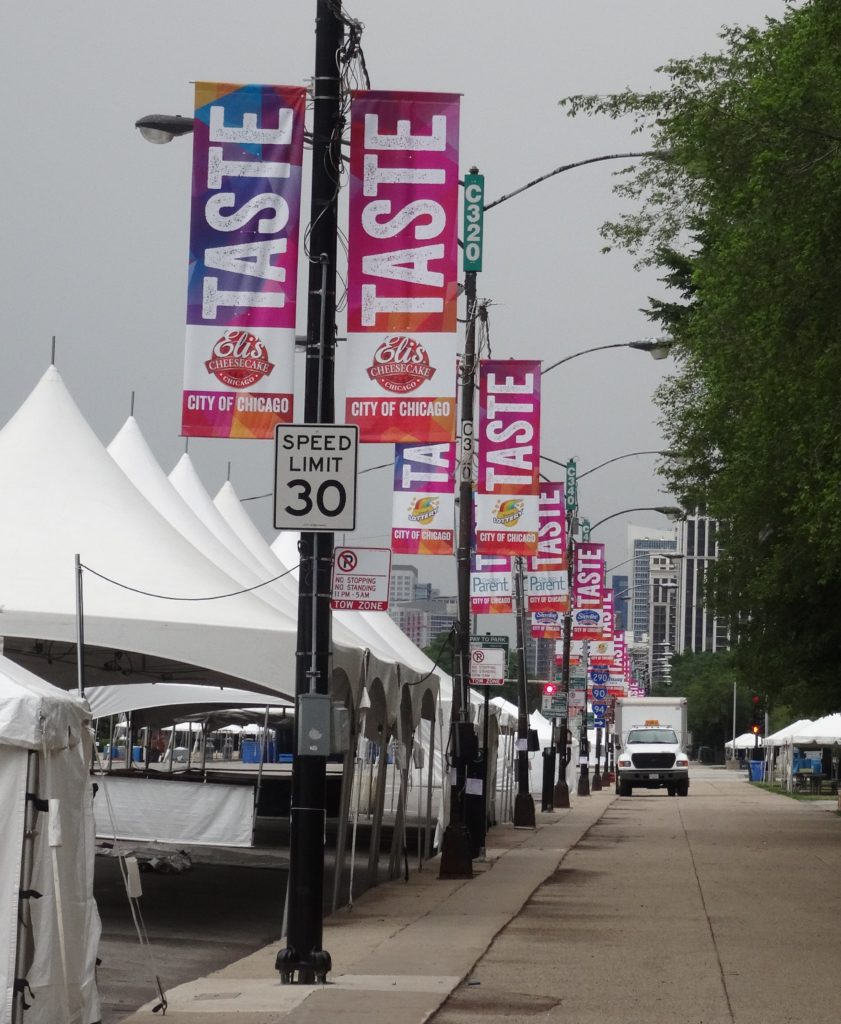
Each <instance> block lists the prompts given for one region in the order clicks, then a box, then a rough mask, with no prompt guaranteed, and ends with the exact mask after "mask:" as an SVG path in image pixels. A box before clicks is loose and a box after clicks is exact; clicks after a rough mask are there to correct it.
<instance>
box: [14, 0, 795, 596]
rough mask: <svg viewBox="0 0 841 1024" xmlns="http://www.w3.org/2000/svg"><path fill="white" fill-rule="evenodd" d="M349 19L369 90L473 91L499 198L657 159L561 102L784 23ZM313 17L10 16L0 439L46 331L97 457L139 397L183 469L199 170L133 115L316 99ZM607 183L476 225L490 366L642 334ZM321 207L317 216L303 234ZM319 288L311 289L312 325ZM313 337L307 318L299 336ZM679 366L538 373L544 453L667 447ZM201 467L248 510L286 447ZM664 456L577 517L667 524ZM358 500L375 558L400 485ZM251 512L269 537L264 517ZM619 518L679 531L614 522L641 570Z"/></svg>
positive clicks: (60, 6) (631, 15) (617, 550)
mask: <svg viewBox="0 0 841 1024" xmlns="http://www.w3.org/2000/svg"><path fill="white" fill-rule="evenodd" d="M345 6H346V10H347V11H348V13H350V14H351V15H353V16H354V17H356V18H358V19H360V20H361V21H363V22H364V23H365V34H364V37H363V47H364V51H365V56H366V60H367V65H368V70H369V73H370V76H371V84H372V87H373V88H377V89H409V90H426V91H452V92H459V93H462V94H463V101H462V115H461V117H462V120H461V125H462V130H461V154H462V169H463V170H465V169H467V168H468V167H469V166H470V165H471V164H477V165H478V166H479V168H480V170H481V171H482V172H483V173H484V175H485V178H486V200H488V201H490V200H493V199H495V198H497V197H498V196H499V195H501V194H503V193H507V192H510V191H512V190H513V189H515V188H517V187H518V186H520V185H522V184H524V183H525V182H526V181H529V180H530V179H532V178H534V177H537V176H538V175H540V174H543V173H545V172H547V171H549V170H551V169H552V168H554V167H556V166H558V165H560V164H564V163H568V162H572V161H575V160H581V159H585V158H587V157H592V156H599V155H602V154H606V153H615V152H624V151H629V150H637V149H642V148H645V140H644V139H641V138H640V137H638V136H631V135H630V133H629V128H630V126H629V124H626V123H621V122H620V123H612V122H607V121H593V120H584V119H581V120H570V119H568V118H566V117H565V116H564V114H563V112H562V111H561V110H560V108H559V107H558V100H559V99H560V98H561V97H562V96H565V95H568V94H572V93H579V92H599V93H609V92H615V91H619V90H621V89H622V88H624V87H625V86H630V87H632V88H634V89H646V88H649V87H651V86H653V85H655V84H656V83H657V76H656V75H655V73H654V68H655V67H657V66H658V65H659V64H661V63H663V62H665V61H666V60H668V59H670V58H672V57H683V56H690V55H693V54H698V53H700V52H702V51H704V50H717V49H719V41H718V39H717V34H718V31H719V29H720V27H721V26H722V25H723V24H730V23H733V22H738V23H740V24H760V23H761V22H762V19H763V18H764V16H766V15H771V16H780V15H781V14H782V12H783V9H784V4H783V2H782V0H633V2H631V0H625V2H622V0H587V2H586V3H575V2H572V0H526V2H524V3H520V4H518V5H512V4H510V3H502V2H499V0H481V2H480V0H446V2H445V0H423V2H422V3H417V4H410V3H407V2H405V0H352V2H348V3H347V4H346V5H345ZM314 14H315V0H251V2H249V3H247V4H245V3H239V4H234V3H231V2H225V3H222V2H220V0H178V2H173V0H144V2H143V3H140V2H139V0H134V2H126V0H123V2H120V3H114V2H113V0H85V2H84V3H81V4H72V5H68V4H66V3H59V2H58V0H42V2H40V3H37V4H16V5H11V4H7V5H5V9H4V13H3V15H2V21H0V69H2V70H0V75H2V95H3V99H4V103H3V116H2V123H3V176H2V180H3V183H4V191H5V202H4V203H3V228H2V232H3V244H2V251H0V261H2V274H0V308H2V311H3V321H2V332H3V333H2V353H3V372H2V374H0V424H3V423H5V422H6V420H7V419H8V418H9V417H10V416H11V415H12V414H13V413H14V411H15V410H16V409H17V407H18V406H19V405H20V403H21V402H22V401H23V400H24V399H25V398H26V396H27V394H28V393H29V391H30V390H31V389H32V387H33V386H34V385H35V383H36V382H37V380H38V379H39V377H40V376H41V374H42V373H43V372H44V370H45V369H46V367H47V365H48V363H49V358H50V343H51V337H52V336H53V335H55V336H56V338H57V357H56V363H57V366H58V368H59V370H60V372H61V374H62V376H63V378H64V380H65V382H66V384H67V385H68V387H69V389H70V391H71V393H72V395H73V396H74V398H75V399H76V401H77V403H78V404H79V406H80V407H81V410H82V412H83V414H84V415H85V416H86V418H87V419H88V422H89V423H90V424H91V426H92V427H93V429H94V430H95V431H96V433H97V434H98V436H99V437H100V438H101V439H102V441H103V442H104V443H106V444H107V443H108V442H110V440H111V438H112V437H113V436H114V434H115V433H116V432H117V431H118V430H119V428H120V427H121V425H122V424H123V422H124V421H125V418H126V417H127V416H128V414H129V405H130V396H131V392H132V391H134V392H135V393H136V404H135V415H136V417H137V420H138V422H139V424H140V427H141V429H142V430H143V432H144V434H145V436H146V439H147V440H148V442H149V444H150V445H151V447H152V449H153V451H154V452H155V454H156V456H157V458H158V460H159V461H160V463H161V465H162V466H163V468H164V469H165V470H166V471H167V472H169V470H170V469H171V468H172V466H173V465H174V464H175V462H176V461H177V460H178V458H179V457H180V455H181V453H182V451H183V450H184V441H183V439H182V438H181V437H180V436H179V431H180V393H181V383H182V369H183V354H184V319H185V305H186V263H187V239H188V216H189V187H190V181H189V176H190V161H191V150H190V144H189V141H186V140H181V141H180V142H179V141H178V140H176V141H175V142H173V143H172V144H171V145H168V146H151V145H149V144H147V143H146V142H144V141H143V140H142V139H141V137H140V135H139V133H138V132H137V131H136V130H135V129H134V127H133V125H134V122H135V120H136V119H137V118H138V117H139V116H141V115H143V114H149V113H181V114H187V115H189V114H191V113H192V110H191V104H192V87H191V84H190V83H191V82H192V81H195V80H209V81H224V82H240V83H242V82H271V83H277V84H298V83H303V82H306V81H307V79H308V78H309V77H310V76H311V74H312V66H313V59H314ZM617 166H621V165H620V164H615V165H614V166H613V167H611V165H610V164H602V165H596V166H594V167H586V168H582V169H579V170H575V171H571V172H567V173H565V174H563V175H560V176H558V177H556V178H554V179H552V180H551V181H549V182H546V183H545V184H543V185H540V186H538V187H537V188H535V189H533V190H531V191H530V192H528V193H526V194H524V195H522V196H520V197H517V198H515V199H512V200H510V201H509V202H507V203H505V204H504V205H503V206H501V207H500V208H499V209H497V210H493V211H490V212H489V213H488V214H487V215H486V219H485V240H486V241H485V262H484V265H485V270H484V272H483V273H482V274H481V275H480V278H479V294H480V296H481V297H483V298H488V299H490V300H491V301H492V303H493V307H492V309H491V321H490V329H491V340H492V344H493V354H494V356H495V357H500V358H507V357H509V356H516V357H520V358H540V359H543V360H544V363H549V362H554V361H555V360H557V359H560V358H562V357H563V356H565V355H568V354H570V353H573V352H577V351H580V350H581V349H584V348H589V347H592V346H595V345H601V344H609V343H613V342H621V341H630V340H633V339H636V338H640V337H646V336H649V335H650V334H651V333H652V331H651V327H650V325H648V323H647V321H646V320H645V319H644V317H643V316H642V314H641V313H640V311H639V310H640V307H643V306H645V305H646V304H647V297H648V296H649V295H651V294H658V293H660V291H661V289H660V287H659V285H658V284H657V282H656V281H655V280H654V278H653V276H651V275H647V274H641V273H638V272H636V271H635V270H634V268H633V265H632V260H631V258H630V257H629V256H627V255H626V254H624V253H613V254H610V255H602V254H601V252H600V249H601V246H602V240H601V238H600V237H599V234H598V228H599V225H600V224H601V223H602V222H603V221H604V220H605V219H607V218H609V217H612V216H615V215H616V214H617V212H618V210H619V207H618V206H617V201H616V200H615V199H614V197H613V196H612V194H611V184H612V177H611V175H612V171H615V169H616V167H617ZM308 167H309V164H308V163H307V164H306V165H305V177H306V176H307V175H308ZM344 202H346V197H345V200H344ZM307 211H308V196H307V197H305V208H304V214H303V216H302V221H304V222H305V221H306V219H307ZM303 282H304V277H303V275H302V278H301V285H300V286H299V317H303V316H305V311H306V303H305V301H304V296H305V288H304V287H303ZM304 327H305V325H304V323H303V321H301V322H299V325H298V329H299V332H302V331H303V330H304ZM339 330H340V333H344V327H343V323H342V322H341V321H340V324H339ZM339 358H341V353H340V356H339ZM668 367H669V363H668V362H660V363H655V362H654V361H653V360H651V359H650V357H649V356H647V355H645V354H643V353H637V352H633V351H631V350H624V349H619V350H616V351H612V352H605V353H598V354H595V355H588V356H583V357H582V358H581V359H577V360H574V361H573V362H571V363H569V364H567V365H566V366H564V367H563V368H561V369H559V370H556V371H554V372H553V373H552V374H550V375H547V376H546V377H545V378H544V422H543V437H544V441H543V445H542V450H543V453H544V454H545V455H547V456H549V457H550V458H554V459H559V460H566V459H567V458H569V457H570V456H573V455H574V456H577V457H578V459H579V472H584V471H586V470H587V469H588V468H589V467H592V466H595V465H596V464H598V463H601V462H603V461H605V460H607V459H611V458H613V457H614V456H617V455H621V454H624V453H625V452H631V451H638V450H645V449H658V448H661V447H662V441H661V438H660V434H659V431H658V428H657V426H656V423H655V420H656V416H657V411H656V409H655V407H654V406H653V404H652V402H651V394H652V391H653V389H654V388H655V387H656V385H657V383H658V381H659V380H660V379H661V375H662V373H663V372H664V369H665V371H667V370H668ZM299 376H302V374H300V375H299ZM300 383H302V382H300V381H299V384H298V390H300ZM338 405H339V407H341V402H339V403H338ZM190 454H191V457H192V459H193V461H194V462H195V465H196V468H197V469H198V471H199V473H200V475H201V477H202V479H203V482H204V484H205V486H206V487H207V488H208V490H209V491H210V493H211V494H215V493H216V491H217V490H218V488H219V487H220V486H221V484H222V483H223V482H224V480H225V478H226V474H227V465H228V462H229V461H230V462H231V463H232V475H231V479H232V482H233V484H234V486H235V487H236V489H237V491H238V493H239V494H240V496H241V497H248V496H250V495H257V494H264V493H266V492H268V491H270V490H271V487H272V465H273V455H274V453H273V444H272V442H269V441H262V442H260V441H222V440H211V439H193V440H192V441H191V442H190ZM388 457H389V456H388V450H387V449H385V448H383V447H381V446H366V447H365V448H364V449H363V452H362V459H361V462H362V465H363V466H366V465H374V464H377V463H380V462H383V461H385V459H386V458H388ZM654 462H655V459H654V458H653V457H652V456H640V457H637V458H633V459H626V460H624V461H620V462H618V463H616V464H614V465H612V466H609V467H606V468H605V469H603V470H600V471H599V472H598V473H594V474H593V475H592V476H591V477H588V478H587V479H586V480H584V481H582V485H581V494H580V501H581V509H582V514H584V515H586V516H588V517H589V518H590V520H591V521H592V522H595V521H596V520H598V519H601V518H602V517H604V516H608V515H610V514H611V513H613V512H616V511H619V510H620V509H625V508H631V507H634V506H648V505H659V504H671V499H669V498H668V496H667V495H664V494H663V493H661V492H660V490H659V486H660V485H659V483H658V481H657V480H656V478H655V477H654V476H653V472H652V471H653V466H654ZM544 471H545V472H549V471H551V467H549V466H544ZM558 472H561V471H560V470H559V471H558ZM361 483H362V486H361V492H360V505H359V509H360V523H361V526H360V529H359V530H358V531H357V534H356V537H355V540H356V541H357V543H360V544H366V545H379V544H383V545H385V544H387V542H388V531H389V528H390V507H391V500H390V493H391V475H390V473H389V472H387V471H379V472H374V473H369V474H366V475H365V476H363V477H362V478H361ZM247 507H248V508H249V510H250V511H251V512H252V514H253V515H254V518H255V521H256V522H257V524H258V525H259V526H260V528H261V529H262V530H263V531H264V533H266V535H267V536H273V531H272V530H271V527H270V523H271V501H270V499H264V500H262V501H253V502H249V503H248V505H247ZM57 514H60V511H59V512H57ZM628 521H634V522H637V523H641V524H643V525H649V526H652V527H657V528H662V527H663V526H664V525H665V521H664V520H663V518H662V517H661V516H658V515H656V514H654V513H637V514H635V515H633V516H627V517H621V518H617V519H614V520H612V521H611V522H610V523H607V524H605V526H604V527H603V528H601V529H600V530H599V531H598V532H597V534H594V538H593V539H598V540H604V541H606V542H607V544H608V565H611V564H614V563H618V562H620V561H621V560H623V559H624V558H625V557H626V554H625V525H626V523H627V522H628ZM419 564H420V569H421V575H422V577H424V578H426V579H431V580H432V581H433V582H434V583H436V584H438V585H441V586H443V587H444V588H445V589H451V588H452V581H453V580H454V578H455V572H454V562H452V561H451V560H449V559H441V558H438V559H431V558H425V559H421V560H419Z"/></svg>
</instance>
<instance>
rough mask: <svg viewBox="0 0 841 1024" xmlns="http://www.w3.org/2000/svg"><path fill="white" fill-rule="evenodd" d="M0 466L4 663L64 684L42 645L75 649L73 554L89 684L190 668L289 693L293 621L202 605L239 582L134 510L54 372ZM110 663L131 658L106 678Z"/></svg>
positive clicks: (353, 661) (64, 655)
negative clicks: (78, 566)
mask: <svg viewBox="0 0 841 1024" xmlns="http://www.w3.org/2000/svg"><path fill="white" fill-rule="evenodd" d="M0 460H2V464H3V467H4V485H3V487H2V489H0V605H2V606H3V632H4V634H5V636H6V638H7V640H6V650H7V653H8V654H9V655H10V656H11V657H13V658H14V660H16V661H18V662H20V663H22V664H26V666H27V667H29V668H32V669H33V670H34V671H37V672H40V673H41V674H44V675H46V674H47V673H49V677H50V679H51V680H54V681H56V682H58V683H59V684H60V685H63V686H65V687H69V686H71V685H73V676H74V673H75V667H74V664H73V661H74V659H73V655H72V651H70V653H69V654H68V650H69V648H62V649H61V650H60V652H59V656H57V652H56V650H55V648H54V647H53V646H51V644H50V642H52V644H55V642H62V641H66V642H67V643H68V644H69V645H71V644H73V643H74V641H75V637H76V614H75V608H76V595H75V578H74V576H75V574H74V558H75V554H76V553H78V554H79V555H80V556H81V561H82V563H83V565H84V566H85V567H86V571H85V572H84V582H85V586H84V608H85V640H86V644H87V645H88V649H87V655H88V658H87V660H88V667H87V671H88V673H90V676H89V681H90V682H96V681H98V682H112V681H119V682H123V681H131V680H130V679H127V678H124V677H123V678H121V675H122V673H123V670H124V669H125V667H126V666H128V669H129V672H130V675H133V676H134V679H135V680H137V679H138V678H139V679H154V678H161V676H162V675H163V674H164V670H165V669H172V670H176V671H180V672H184V671H185V670H186V669H189V667H191V666H192V667H196V666H198V667H199V668H198V670H197V671H196V673H195V678H194V679H193V681H201V682H203V681H205V680H206V679H207V678H212V679H214V680H215V681H217V682H222V681H226V682H229V683H230V682H233V681H236V682H237V684H238V685H245V686H246V687H249V688H250V687H251V686H252V685H253V686H254V688H255V689H263V690H266V691H273V692H275V693H281V694H283V695H285V696H289V695H291V693H292V692H293V686H292V676H293V671H292V666H293V665H294V661H295V650H296V646H297V644H296V638H297V628H296V624H295V620H294V619H293V618H292V616H291V615H285V614H283V612H282V611H280V610H279V609H278V608H276V607H272V606H270V605H268V604H267V603H266V602H265V601H263V600H261V599H260V598H258V597H256V596H255V595H254V594H253V593H239V594H237V596H235V597H226V598H224V599H215V600H207V598H218V597H219V596H220V595H224V594H232V593H235V592H237V591H240V590H242V585H241V584H240V583H239V582H238V581H237V580H236V579H234V578H232V577H231V576H229V575H228V574H227V573H225V572H223V571H222V570H221V569H219V568H218V567H217V566H216V565H215V564H213V563H212V562H211V561H210V560H208V559H207V558H206V557H205V556H204V555H203V554H202V553H201V552H200V551H199V550H197V548H196V547H195V546H194V545H193V544H192V543H191V542H190V541H188V540H187V539H186V538H185V537H184V536H183V535H182V534H181V533H180V532H179V531H178V530H177V529H176V528H175V527H173V526H172V525H171V524H170V522H169V521H168V520H167V518H166V517H165V516H163V515H161V514H160V513H159V512H158V511H157V510H156V509H155V508H153V507H152V506H151V505H150V504H149V503H148V502H147V501H146V500H145V499H144V497H143V495H142V493H141V492H140V491H138V489H137V488H136V487H135V486H134V485H133V484H132V483H131V481H130V480H129V479H128V477H126V475H125V474H124V473H123V471H122V470H121V469H120V468H119V467H118V466H117V465H116V463H115V462H114V460H113V459H111V458H110V457H109V456H108V454H107V453H106V451H105V449H104V448H103V446H102V445H101V443H100V442H99V440H98V439H97V438H96V436H95V435H94V434H93V432H92V431H91V429H90V428H89V427H88V425H87V423H86V422H85V420H84V418H83V417H82V415H81V413H80V412H79V410H78V408H77V407H76V405H75V403H74V402H73V400H72V399H71V397H70V395H69V394H68V392H67V389H66V388H65V386H64V384H63V382H62V380H61V377H60V375H59V374H58V372H57V370H56V369H55V368H54V367H51V368H50V369H49V370H48V371H47V372H46V373H45V374H44V376H43V377H42V379H41V381H40V382H39V383H38V384H37V385H36V387H35V388H34V390H33V391H32V393H31V394H30V396H29V398H28V399H27V400H26V401H25V402H24V404H23V405H22V406H21V408H20V409H19V410H18V412H17V413H16V414H15V415H14V416H13V417H12V419H11V420H10V421H9V422H8V423H7V424H6V426H5V427H4V428H3V429H2V431H0ZM129 588H131V589H129ZM165 598H170V599H165ZM171 598H178V599H176V600H173V599H171ZM22 638H23V639H22ZM26 638H29V640H30V641H32V642H30V643H27V642H26ZM42 641H47V645H46V647H45V646H44V644H43V643H42ZM95 648H99V649H100V650H99V651H98V652H97V651H95V650H94V649H95ZM117 652H120V653H122V652H133V653H134V654H135V655H137V656H135V657H132V656H131V654H129V655H128V656H127V657H126V658H125V659H124V660H123V662H122V667H121V668H120V671H117V672H116V673H115V675H111V676H110V678H109V677H108V676H106V675H105V673H106V672H108V671H109V666H110V670H112V671H113V668H114V662H115V654H116V653H117ZM363 657H364V652H363V650H362V649H361V648H358V647H354V646H353V645H351V644H344V643H343V642H342V640H340V639H339V640H337V641H336V643H335V644H334V663H335V664H336V665H338V666H339V667H341V668H342V669H343V670H344V671H345V672H346V673H347V674H348V676H349V677H351V678H353V677H355V676H356V675H357V674H358V673H359V670H360V667H361V665H362V662H363ZM48 666H49V667H48ZM97 675H99V676H100V678H97Z"/></svg>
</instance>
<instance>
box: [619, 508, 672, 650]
mask: <svg viewBox="0 0 841 1024" xmlns="http://www.w3.org/2000/svg"><path fill="white" fill-rule="evenodd" d="M628 548H629V550H630V554H631V557H632V558H633V570H632V583H631V587H630V594H629V596H630V598H631V629H632V631H633V634H634V640H635V641H641V640H642V639H643V638H644V637H645V636H647V635H648V632H649V610H650V604H651V558H650V556H651V552H653V551H661V552H669V551H675V550H676V549H677V538H676V536H675V533H674V530H649V529H645V528H643V527H641V526H629V527H628Z"/></svg>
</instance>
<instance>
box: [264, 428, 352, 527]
mask: <svg viewBox="0 0 841 1024" xmlns="http://www.w3.org/2000/svg"><path fill="white" fill-rule="evenodd" d="M358 451H359V428H358V427H356V426H336V425H335V424H333V423H318V424H316V423H307V424H288V423H287V424H278V426H277V427H276V428H275V490H274V526H275V529H276V530H308V531H310V532H313V533H332V532H334V531H336V532H340V533H348V532H350V531H351V530H354V529H356V460H357V453H358Z"/></svg>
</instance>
